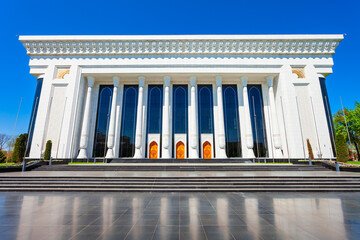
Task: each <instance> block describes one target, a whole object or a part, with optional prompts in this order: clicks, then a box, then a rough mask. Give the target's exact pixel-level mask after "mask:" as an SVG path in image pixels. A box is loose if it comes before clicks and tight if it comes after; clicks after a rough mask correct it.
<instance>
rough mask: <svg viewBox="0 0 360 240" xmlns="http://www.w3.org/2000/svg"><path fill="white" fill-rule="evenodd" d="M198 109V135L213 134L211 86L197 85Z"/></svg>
mask: <svg viewBox="0 0 360 240" xmlns="http://www.w3.org/2000/svg"><path fill="white" fill-rule="evenodd" d="M198 108H199V110H198V112H199V133H200V134H201V133H213V132H214V118H213V95H212V86H211V85H198ZM200 134H199V136H200Z"/></svg>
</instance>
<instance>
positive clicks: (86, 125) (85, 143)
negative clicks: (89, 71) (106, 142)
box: [77, 77, 95, 158]
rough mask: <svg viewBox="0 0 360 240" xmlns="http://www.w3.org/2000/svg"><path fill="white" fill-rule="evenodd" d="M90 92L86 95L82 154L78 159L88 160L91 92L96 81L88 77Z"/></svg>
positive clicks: (82, 130) (81, 145)
mask: <svg viewBox="0 0 360 240" xmlns="http://www.w3.org/2000/svg"><path fill="white" fill-rule="evenodd" d="M87 80H88V90H87V94H86V102H85V111H84V118H83V123H82V128H81V138H80V152H79V155H78V157H77V158H88V153H87V148H88V142H89V131H90V103H91V92H92V88H93V86H94V82H95V79H94V78H93V77H88V78H87Z"/></svg>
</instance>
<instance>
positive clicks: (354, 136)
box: [333, 102, 360, 157]
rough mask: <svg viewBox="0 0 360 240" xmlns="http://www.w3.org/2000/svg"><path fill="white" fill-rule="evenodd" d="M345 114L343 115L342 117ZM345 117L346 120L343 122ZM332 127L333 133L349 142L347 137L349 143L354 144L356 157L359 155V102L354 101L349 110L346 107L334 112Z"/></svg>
mask: <svg viewBox="0 0 360 240" xmlns="http://www.w3.org/2000/svg"><path fill="white" fill-rule="evenodd" d="M344 116H345V117H344ZM345 118H346V122H345ZM333 119H334V127H335V135H339V134H340V135H342V136H344V138H345V139H346V142H348V144H350V143H349V137H350V140H351V144H353V145H354V147H355V150H356V153H357V155H358V157H359V156H360V150H359V145H360V104H359V102H355V108H354V109H353V110H351V109H350V110H349V109H347V108H345V109H344V111H343V110H339V111H337V113H335V114H334V118H333ZM346 124H347V127H348V130H349V135H348V133H347V129H346Z"/></svg>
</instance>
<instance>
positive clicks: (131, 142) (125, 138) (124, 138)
mask: <svg viewBox="0 0 360 240" xmlns="http://www.w3.org/2000/svg"><path fill="white" fill-rule="evenodd" d="M137 101H138V86H125V87H124V97H123V108H122V119H121V134H120V152H119V157H133V156H134V153H135V130H136V115H137V111H136V110H137Z"/></svg>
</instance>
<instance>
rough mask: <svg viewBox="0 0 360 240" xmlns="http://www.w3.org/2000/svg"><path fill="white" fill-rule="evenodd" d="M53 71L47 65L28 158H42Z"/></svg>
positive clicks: (50, 66)
mask: <svg viewBox="0 0 360 240" xmlns="http://www.w3.org/2000/svg"><path fill="white" fill-rule="evenodd" d="M55 69H56V68H55V66H54V65H49V66H48V67H47V69H46V71H45V74H44V79H43V85H42V89H41V94H40V98H39V106H38V111H37V116H36V121H35V123H33V124H35V126H34V133H33V138H32V143H31V149H30V155H29V157H30V158H41V157H42V152H41V151H42V143H43V141H44V132H45V127H46V123H47V118H48V113H49V110H50V109H49V107H50V102H51V101H50V96H51V87H52V80H53V79H54V75H55Z"/></svg>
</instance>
